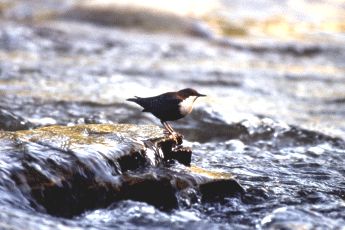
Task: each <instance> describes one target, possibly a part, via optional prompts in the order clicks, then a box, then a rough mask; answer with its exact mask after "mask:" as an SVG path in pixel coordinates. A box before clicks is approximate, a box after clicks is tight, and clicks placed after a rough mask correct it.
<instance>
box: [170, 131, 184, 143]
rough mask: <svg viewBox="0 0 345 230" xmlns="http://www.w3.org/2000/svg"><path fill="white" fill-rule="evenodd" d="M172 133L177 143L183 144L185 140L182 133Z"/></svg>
mask: <svg viewBox="0 0 345 230" xmlns="http://www.w3.org/2000/svg"><path fill="white" fill-rule="evenodd" d="M171 135H172V137H173V139H174V141H175V143H176V145H181V144H182V142H183V140H182V139H183V138H184V137H183V135H182V134H179V133H176V132H173V133H171Z"/></svg>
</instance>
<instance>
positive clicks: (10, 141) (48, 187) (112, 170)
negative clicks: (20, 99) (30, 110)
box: [0, 125, 244, 218]
mask: <svg viewBox="0 0 345 230" xmlns="http://www.w3.org/2000/svg"><path fill="white" fill-rule="evenodd" d="M174 141H175V140H173V139H172V138H171V137H170V136H164V135H163V130H162V129H160V128H159V127H157V126H136V125H76V126H67V127H66V126H51V127H45V128H40V129H36V130H25V131H17V132H0V143H1V145H0V146H3V147H1V148H0V151H1V158H0V162H1V165H2V168H1V169H2V170H3V172H4V173H2V174H0V181H1V182H3V181H5V180H10V181H11V182H10V183H5V184H7V187H6V188H7V189H8V191H13V186H14V187H15V188H16V193H14V194H13V196H14V197H16V196H18V195H19V194H21V195H20V197H21V199H24V200H25V202H26V203H28V204H29V205H30V207H31V208H34V209H35V210H36V211H39V212H42V213H48V214H50V215H53V216H58V217H65V218H72V217H73V216H77V215H80V214H82V213H84V212H85V211H87V210H96V209H100V208H106V207H108V206H109V205H111V204H112V203H114V202H118V201H121V200H135V201H143V202H147V203H148V204H151V205H153V206H155V207H157V208H159V209H161V210H170V209H173V208H175V207H177V206H178V203H179V199H180V198H179V196H178V195H177V194H178V193H180V192H181V193H183V194H185V196H186V197H184V199H189V200H190V202H191V201H193V202H197V199H195V196H196V195H195V194H196V192H198V193H201V195H202V196H203V197H204V198H205V200H206V199H207V200H210V199H213V197H215V196H219V195H221V196H232V195H233V194H235V193H236V192H240V193H241V192H243V191H244V190H243V188H242V187H241V186H240V185H239V184H238V182H237V181H235V180H234V179H233V178H231V177H230V176H229V178H224V177H223V176H219V175H212V174H210V173H207V172H206V173H205V171H202V170H200V169H198V170H195V167H190V168H189V167H186V168H179V169H170V166H171V165H170V166H169V164H167V165H165V164H164V162H166V161H167V159H168V158H169V160H172V159H174V158H178V157H174V156H173V154H174V152H175V153H178V152H179V151H180V152H185V153H186V154H187V155H188V157H189V159H190V155H191V150H190V149H189V150H188V149H187V150H185V151H184V150H181V148H177V149H174V148H175V147H176V146H175V145H174V144H170V145H169V144H167V143H169V142H171V143H174ZM160 143H163V145H164V143H165V144H166V146H165V147H164V148H162V145H160ZM167 146H170V149H169V148H167ZM166 153H167V155H168V156H169V157H168V158H167V157H165V154H166ZM188 157H187V158H188ZM189 163H190V161H189V162H188V164H189ZM201 171H202V173H201ZM190 190H194V191H195V192H190ZM215 190H216V191H215ZM188 191H189V192H188ZM15 199H17V198H15Z"/></svg>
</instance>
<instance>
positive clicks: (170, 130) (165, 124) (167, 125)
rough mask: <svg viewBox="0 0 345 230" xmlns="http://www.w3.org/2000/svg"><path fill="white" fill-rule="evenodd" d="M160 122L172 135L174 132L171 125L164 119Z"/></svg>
mask: <svg viewBox="0 0 345 230" xmlns="http://www.w3.org/2000/svg"><path fill="white" fill-rule="evenodd" d="M162 124H163V125H164V127H165V128H166V129H167V130H168V132H169V133H170V134H172V135H174V133H176V132H175V131H174V130H173V129H172V128H171V126H170V125H169V124H168V122H166V121H162Z"/></svg>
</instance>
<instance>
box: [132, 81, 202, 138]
mask: <svg viewBox="0 0 345 230" xmlns="http://www.w3.org/2000/svg"><path fill="white" fill-rule="evenodd" d="M204 96H206V95H203V94H200V93H198V92H197V91H195V90H194V89H191V88H187V89H183V90H180V91H177V92H168V93H163V94H161V95H158V96H155V97H145V98H142V97H136V98H129V99H127V101H132V102H135V103H137V104H138V105H140V106H141V107H143V108H144V109H143V112H150V113H152V114H153V115H154V116H155V117H157V118H158V119H160V121H161V123H162V124H163V125H164V127H165V128H166V129H167V130H168V132H169V133H171V134H173V133H174V130H173V129H172V128H171V127H170V125H169V124H168V123H167V121H175V120H178V119H181V118H183V117H185V116H187V115H188V114H190V113H191V112H192V110H193V104H194V101H195V100H196V99H197V98H198V97H204Z"/></svg>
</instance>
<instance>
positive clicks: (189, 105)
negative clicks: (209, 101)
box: [180, 96, 198, 116]
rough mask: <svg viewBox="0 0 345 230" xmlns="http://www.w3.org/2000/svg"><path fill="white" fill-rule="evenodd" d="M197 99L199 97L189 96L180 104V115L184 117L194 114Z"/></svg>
mask: <svg viewBox="0 0 345 230" xmlns="http://www.w3.org/2000/svg"><path fill="white" fill-rule="evenodd" d="M197 98H198V97H197V96H189V97H188V98H186V99H184V100H183V101H182V102H181V103H180V113H181V114H182V115H183V116H187V115H188V114H190V112H192V110H193V104H194V101H195V100H196V99H197Z"/></svg>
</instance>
